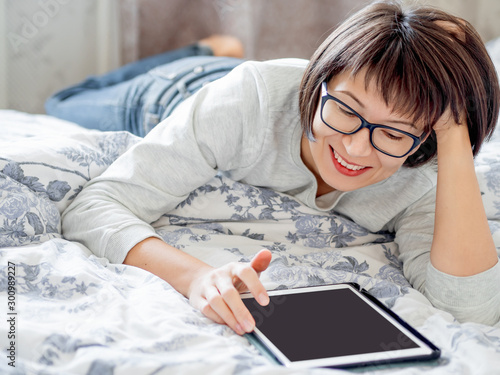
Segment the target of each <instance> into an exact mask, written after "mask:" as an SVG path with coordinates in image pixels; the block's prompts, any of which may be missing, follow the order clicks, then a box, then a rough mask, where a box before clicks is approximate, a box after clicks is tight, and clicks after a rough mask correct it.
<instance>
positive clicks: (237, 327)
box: [235, 324, 245, 335]
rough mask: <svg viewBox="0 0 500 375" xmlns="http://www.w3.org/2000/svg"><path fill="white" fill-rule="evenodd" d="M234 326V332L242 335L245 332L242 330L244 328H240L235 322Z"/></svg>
mask: <svg viewBox="0 0 500 375" xmlns="http://www.w3.org/2000/svg"><path fill="white" fill-rule="evenodd" d="M235 328H236V333H237V334H238V335H243V334H245V330H244V329H243V328H242V327H241V326H240V325H239V324H236V327H235Z"/></svg>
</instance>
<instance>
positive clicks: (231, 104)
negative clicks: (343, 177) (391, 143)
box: [62, 59, 500, 324]
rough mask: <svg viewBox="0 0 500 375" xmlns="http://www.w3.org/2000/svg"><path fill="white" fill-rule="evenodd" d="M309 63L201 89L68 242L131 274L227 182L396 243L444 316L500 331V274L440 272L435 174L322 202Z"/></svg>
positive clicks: (115, 170)
mask: <svg viewBox="0 0 500 375" xmlns="http://www.w3.org/2000/svg"><path fill="white" fill-rule="evenodd" d="M306 63H307V61H304V60H298V59H283V60H274V61H268V62H246V63H244V64H242V65H240V66H238V67H237V68H236V69H234V70H233V71H232V72H231V73H229V74H228V75H227V76H226V77H224V78H222V79H220V80H218V81H216V82H214V83H212V84H209V85H207V86H206V87H204V88H202V89H201V90H200V91H199V92H198V93H197V94H195V95H194V96H193V97H191V98H189V99H187V100H186V101H184V102H183V103H182V104H181V105H180V106H179V107H178V108H177V109H176V110H175V111H174V113H173V114H172V115H171V116H170V117H168V118H167V119H165V120H164V121H162V122H161V123H160V124H159V125H158V126H156V127H155V128H154V129H153V130H152V131H151V132H150V133H149V134H148V135H147V136H146V137H145V138H144V140H143V141H141V142H139V143H138V144H136V145H135V146H134V147H132V148H131V149H130V150H128V151H127V152H126V153H125V154H123V155H122V156H121V157H120V158H119V159H118V160H117V161H116V162H115V163H113V164H112V165H111V166H110V167H109V168H108V169H107V170H106V171H105V172H104V173H103V174H102V175H101V176H99V177H97V178H95V179H93V180H91V181H90V182H89V183H88V184H87V185H86V186H85V188H84V189H83V191H82V192H81V193H80V194H79V195H78V196H77V198H76V199H75V201H74V202H73V203H72V204H71V205H70V207H68V209H67V210H66V211H65V212H64V213H63V218H62V219H63V221H62V225H63V234H64V236H65V237H66V238H67V239H69V240H75V241H79V242H81V243H83V244H84V245H86V246H87V247H88V248H89V249H90V250H92V251H93V252H94V253H95V254H96V255H97V256H100V257H106V258H108V259H109V260H110V261H111V262H114V263H122V262H123V260H124V259H125V257H126V255H127V253H128V251H129V250H130V249H131V248H132V247H133V246H135V245H136V244H137V243H139V242H140V241H142V240H144V239H146V238H148V237H158V235H157V234H156V233H155V230H154V229H153V227H152V226H151V225H150V223H153V222H154V221H156V220H157V219H158V218H160V217H161V216H162V215H163V214H165V213H168V212H169V211H171V210H172V209H173V208H175V207H176V206H177V205H178V204H179V203H180V202H182V201H183V200H185V199H186V198H187V197H188V195H189V193H190V192H192V191H193V190H195V189H196V188H198V187H200V186H202V185H203V184H205V183H207V182H208V181H209V180H211V179H212V178H213V177H214V176H215V175H216V174H217V173H219V172H222V173H224V174H225V175H226V176H228V177H229V178H231V179H232V180H235V181H241V182H244V183H247V184H251V185H255V186H262V187H268V188H271V189H274V190H276V191H279V192H283V193H287V194H290V195H292V196H294V197H296V198H297V199H299V200H300V201H302V202H303V203H305V204H306V205H308V206H310V207H312V208H315V209H318V210H322V211H327V210H331V209H335V211H337V212H339V213H341V214H343V215H345V216H347V217H349V218H350V219H352V220H353V221H355V222H356V223H358V224H360V225H361V226H363V227H365V228H367V229H368V230H370V231H380V230H389V231H392V232H395V234H396V236H395V241H396V243H397V244H398V246H399V251H400V260H401V261H402V262H403V267H404V274H405V277H406V278H407V279H408V280H409V282H410V283H411V284H412V285H413V287H415V288H416V289H418V290H419V291H421V292H422V293H424V295H425V296H426V297H427V298H428V299H429V300H430V301H431V303H432V304H433V305H434V306H436V307H438V308H440V309H443V310H445V311H448V312H450V313H452V314H453V315H454V316H455V317H456V318H457V319H458V320H459V321H476V322H482V323H486V324H495V323H496V322H498V321H499V320H500V263H497V265H496V266H495V267H493V268H491V269H489V270H487V271H484V272H482V273H480V274H477V275H474V276H470V277H455V276H451V275H447V274H444V273H442V272H440V271H438V270H437V269H435V268H434V267H433V266H432V265H431V262H430V249H431V243H432V236H433V231H434V211H435V200H436V181H437V173H436V167H435V165H432V163H431V164H427V165H425V166H422V167H419V168H414V169H409V168H405V167H402V168H400V169H399V171H397V172H396V173H395V174H394V175H392V176H391V177H389V178H388V179H386V180H384V181H381V182H379V183H377V184H374V185H371V186H367V187H365V188H362V189H359V190H356V191H352V192H339V191H335V192H333V193H329V194H326V195H324V196H322V197H320V198H316V190H317V182H316V179H315V178H314V175H313V174H312V172H310V171H309V170H308V169H307V167H306V166H305V165H304V163H303V162H302V160H301V157H300V141H301V137H302V129H301V126H300V118H299V109H298V88H299V84H300V80H301V79H302V75H303V72H304V68H305V65H306ZM497 246H498V244H497Z"/></svg>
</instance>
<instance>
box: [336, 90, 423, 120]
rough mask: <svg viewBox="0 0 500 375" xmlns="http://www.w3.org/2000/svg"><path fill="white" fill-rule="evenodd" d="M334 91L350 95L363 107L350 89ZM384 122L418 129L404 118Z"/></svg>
mask: <svg viewBox="0 0 500 375" xmlns="http://www.w3.org/2000/svg"><path fill="white" fill-rule="evenodd" d="M336 92H341V93H342V94H346V95H348V96H350V97H351V98H352V99H353V100H354V101H355V102H356V103H358V104H359V106H360V107H361V108H363V109H364V108H365V105H364V104H363V103H362V102H361V101H360V100H359V99H358V98H357V97H356V96H355V95H354V94H353V93H352V92H350V91H344V90H336ZM384 122H385V123H390V124H402V125H408V126H410V127H412V128H414V129H418V128H417V127H416V126H415V124H414V123H412V122H410V121H404V120H387V121H384Z"/></svg>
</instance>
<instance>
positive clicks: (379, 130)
mask: <svg viewBox="0 0 500 375" xmlns="http://www.w3.org/2000/svg"><path fill="white" fill-rule="evenodd" d="M321 89H322V92H321V120H323V122H324V123H325V125H326V126H328V127H329V128H331V129H333V130H335V131H337V132H339V133H342V134H349V135H350V134H354V133H356V132H358V131H360V130H361V129H364V128H367V129H368V130H369V131H370V143H371V144H372V146H373V147H375V149H377V150H378V151H380V152H382V153H383V154H386V155H389V156H392V157H395V158H402V157H404V156H406V155H408V154H409V153H410V152H411V151H412V150H414V149H415V148H416V147H418V145H420V143H422V141H423V140H424V139H425V137H426V135H427V134H426V133H424V134H422V135H421V136H420V137H417V136H416V135H413V134H411V133H408V132H405V131H403V130H399V129H396V128H393V127H390V126H386V125H378V124H372V123H370V122H368V121H366V120H365V119H364V118H363V117H361V116H360V115H359V114H358V113H357V112H356V111H355V110H353V109H352V108H351V107H349V106H348V105H347V104H345V103H343V102H342V101H341V100H339V99H337V98H336V97H334V96H332V95H330V94H329V93H328V91H327V84H326V81H324V82H323V83H322V85H321ZM332 124H333V125H332Z"/></svg>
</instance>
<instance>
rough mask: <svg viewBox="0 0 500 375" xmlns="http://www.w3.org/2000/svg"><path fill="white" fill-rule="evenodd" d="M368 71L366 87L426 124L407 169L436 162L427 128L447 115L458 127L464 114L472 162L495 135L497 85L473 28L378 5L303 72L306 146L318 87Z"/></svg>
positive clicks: (349, 23) (427, 10)
mask: <svg viewBox="0 0 500 375" xmlns="http://www.w3.org/2000/svg"><path fill="white" fill-rule="evenodd" d="M365 68H366V84H367V85H368V83H369V82H371V81H373V82H374V83H375V84H376V85H377V87H378V88H379V90H380V92H381V94H382V97H383V98H384V100H385V102H386V103H387V105H391V106H393V110H394V111H395V112H396V113H399V114H405V115H408V116H409V117H411V118H412V119H413V120H414V122H415V123H417V121H418V123H423V124H424V127H425V128H424V131H426V132H430V133H431V136H430V137H428V139H427V140H426V142H425V143H424V144H423V145H421V146H420V148H419V150H418V151H417V152H416V153H415V154H413V155H411V156H410V157H409V158H408V159H407V160H406V161H405V163H404V165H405V166H408V167H413V166H419V165H422V164H424V163H426V162H428V161H429V160H431V159H433V158H434V156H435V155H436V151H437V145H436V140H435V137H434V136H433V134H432V128H433V126H434V125H435V123H436V121H437V120H438V119H439V118H440V117H441V116H442V115H443V113H444V111H445V110H446V108H448V107H450V108H451V112H452V115H453V117H454V120H455V121H456V122H457V123H458V122H460V121H461V118H460V117H461V113H463V112H464V111H466V113H467V115H466V120H467V125H468V127H469V134H470V140H471V144H472V151H473V153H474V155H476V154H477V153H478V152H479V149H480V147H481V144H482V143H483V141H484V140H485V139H487V138H489V137H490V136H491V134H492V133H493V130H494V128H495V125H496V122H497V118H498V111H499V100H500V97H499V87H498V78H497V74H496V71H495V67H494V65H493V63H492V62H491V59H490V57H489V55H488V53H487V51H486V48H485V46H484V44H483V42H482V41H481V38H480V36H479V35H478V33H477V32H476V31H475V30H474V28H473V27H472V25H470V24H469V23H468V22H467V21H465V20H463V19H461V18H458V17H455V16H452V15H450V14H448V13H446V12H443V11H441V10H439V9H435V8H431V7H426V6H425V7H424V6H412V7H408V8H405V7H403V5H402V4H401V3H400V2H398V1H377V2H374V3H372V4H370V5H368V6H366V7H365V8H363V9H362V10H360V11H359V12H357V13H355V14H354V15H352V16H351V17H350V18H348V19H347V20H346V21H344V22H343V23H342V24H341V25H340V26H339V27H338V28H337V29H335V30H334V31H333V33H332V34H331V35H330V36H329V37H328V38H327V39H326V40H325V41H324V42H323V43H322V44H321V46H320V47H319V48H318V49H317V50H316V52H315V53H314V55H313V56H312V58H311V61H310V62H309V65H308V66H307V68H306V71H305V74H304V77H303V79H302V83H301V86H300V103H299V105H300V113H301V123H302V127H303V130H304V132H305V134H306V135H307V136H308V137H309V139H311V140H314V135H313V134H312V122H313V118H314V115H315V112H316V110H317V106H318V102H319V95H320V87H321V83H322V82H323V81H325V80H330V79H331V78H332V77H334V76H336V75H338V74H340V73H343V72H345V71H351V73H352V74H353V75H356V74H357V73H358V72H359V71H360V70H361V69H365Z"/></svg>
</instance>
